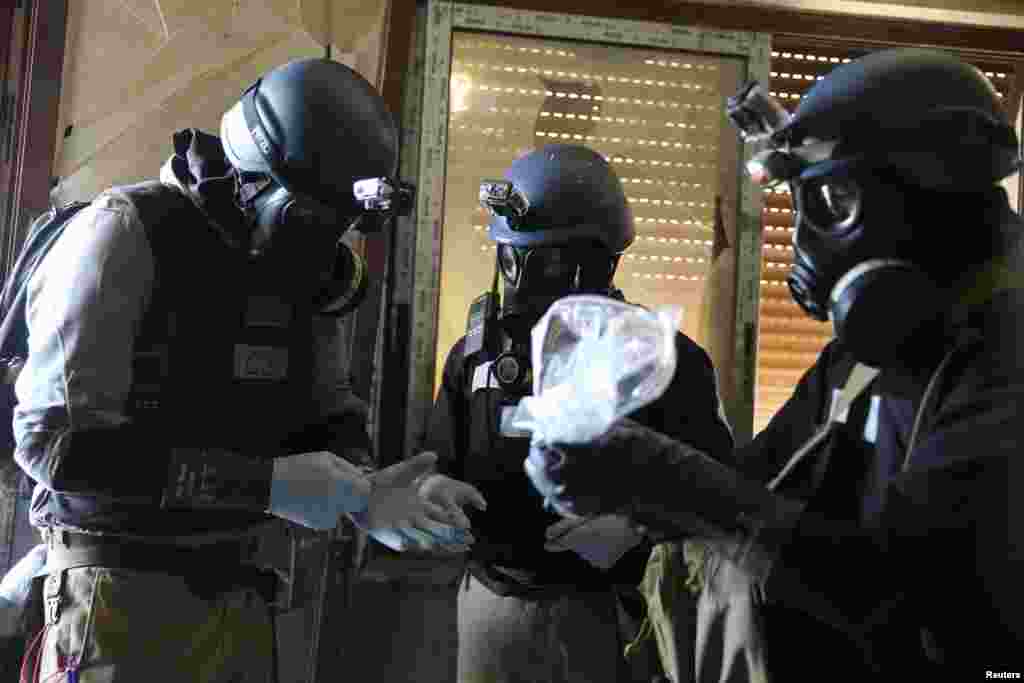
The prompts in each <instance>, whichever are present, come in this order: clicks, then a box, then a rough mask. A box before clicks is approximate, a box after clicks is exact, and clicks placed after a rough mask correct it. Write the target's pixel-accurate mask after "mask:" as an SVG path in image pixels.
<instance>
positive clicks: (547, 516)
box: [426, 334, 733, 587]
mask: <svg viewBox="0 0 1024 683" xmlns="http://www.w3.org/2000/svg"><path fill="white" fill-rule="evenodd" d="M463 343H464V340H461V339H460V340H459V341H458V342H457V343H456V344H455V346H454V347H453V348H452V350H451V351H450V352H449V354H448V358H447V361H446V363H445V369H444V377H443V380H442V385H441V387H440V390H439V392H438V396H437V400H436V402H435V404H434V410H433V412H432V415H431V420H430V425H429V428H428V434H427V441H426V447H427V448H428V449H430V450H434V451H436V452H437V453H438V465H439V469H440V470H441V471H442V472H444V473H446V474H448V475H450V476H452V477H455V478H458V479H464V480H466V481H468V482H470V483H472V484H474V485H476V486H478V487H479V488H480V489H481V491H482V492H483V494H484V496H485V498H487V502H488V511H487V513H485V514H481V513H475V512H473V511H472V510H470V511H469V514H470V518H471V520H472V521H473V524H474V535H475V536H476V537H477V543H476V544H475V545H474V548H473V551H472V553H471V556H470V558H471V567H472V568H474V573H475V574H477V575H478V578H481V579H482V580H485V582H487V581H486V579H487V578H490V583H491V584H492V587H493V584H494V576H493V574H490V575H489V577H485V576H484V573H485V572H487V567H490V566H493V565H495V564H498V565H500V566H502V567H506V568H513V569H515V570H517V576H523V575H525V576H526V577H528V579H526V583H527V584H528V585H530V586H534V587H536V586H549V585H552V584H566V585H576V586H595V587H596V586H607V585H611V584H632V585H634V586H635V585H637V584H638V583H639V582H640V580H641V579H642V577H643V571H644V567H645V566H646V562H647V556H648V554H649V552H650V545H649V544H646V543H644V544H642V545H641V546H639V547H638V548H636V549H634V550H633V551H631V552H629V553H627V554H626V556H624V557H623V558H622V559H621V560H619V562H618V563H617V564H616V565H615V566H614V567H612V568H611V569H610V570H608V571H607V572H603V571H601V570H598V569H595V568H594V567H592V566H591V565H589V564H588V563H586V562H585V561H584V560H582V559H581V558H579V557H578V556H577V555H576V554H575V553H572V552H560V553H551V552H547V551H545V550H544V548H543V546H544V529H545V528H546V527H547V526H548V525H550V524H552V523H554V522H556V521H558V520H559V519H560V517H559V516H558V515H557V514H555V513H553V512H547V511H545V510H543V509H542V508H541V504H542V500H541V498H540V497H539V495H538V494H537V493H536V491H535V490H534V488H533V486H532V485H531V484H530V481H529V479H528V478H527V476H526V473H525V471H524V470H523V461H524V460H525V459H526V457H527V455H528V454H529V440H528V439H525V438H524V439H504V440H502V439H501V437H497V436H496V433H495V430H496V425H497V422H498V420H497V407H496V404H497V403H499V402H501V401H502V400H503V399H504V398H505V397H504V396H503V395H502V392H501V391H500V390H499V389H497V388H495V389H478V390H477V391H476V392H475V394H474V395H473V396H471V395H470V393H469V390H470V386H469V383H468V382H469V379H468V377H471V374H467V373H472V370H473V369H472V368H467V367H466V363H465V362H464V360H463ZM676 348H677V352H678V354H677V355H678V360H677V365H676V373H675V377H674V378H673V381H672V383H671V385H670V386H669V388H668V390H667V391H666V392H665V394H664V395H663V396H662V397H661V398H659V399H658V400H657V401H655V402H653V403H652V404H650V405H648V406H646V407H644V408H642V409H641V410H639V411H637V412H636V413H635V414H633V415H632V416H631V417H632V418H633V419H635V420H637V421H638V422H641V423H643V424H646V425H648V426H650V427H652V428H654V429H658V430H659V431H663V432H664V433H666V434H669V435H671V436H673V437H674V438H677V439H679V440H685V441H686V442H687V443H692V444H694V446H696V447H699V448H701V449H702V450H704V451H706V452H707V453H709V454H711V455H712V456H714V457H721V458H727V457H728V456H729V453H730V452H731V450H732V447H733V441H732V435H731V433H730V431H729V427H728V425H727V423H726V422H725V418H724V415H723V414H722V412H721V408H720V402H719V398H718V391H717V387H716V381H715V372H714V369H713V367H712V364H711V360H710V358H709V357H708V355H707V353H706V352H705V351H704V350H703V349H701V348H700V347H699V346H698V345H697V344H696V343H695V342H693V341H692V340H691V339H689V338H688V337H686V336H685V335H683V334H679V335H678V336H677V344H676ZM473 415H477V416H480V417H477V418H476V422H477V423H476V424H474V419H473V417H472V416H473ZM490 418H494V419H493V422H492V421H491V419H490ZM480 422H483V423H484V424H480ZM481 433H485V434H491V435H493V436H495V437H496V441H494V440H492V441H488V442H487V443H490V444H491V446H492V447H490V448H488V447H486V446H485V447H483V448H479V447H473V444H472V443H471V442H477V443H479V442H480V441H481V439H482V438H483V437H481V436H480V434H481ZM474 435H476V436H474ZM497 442H505V443H503V444H502V443H497ZM508 442H518V443H508ZM504 449H508V450H504ZM473 452H476V454H475V455H472V456H471V455H470V454H471V453H473ZM502 578H504V579H508V578H509V577H508V576H507V575H504V574H503V575H502ZM513 583H515V582H513Z"/></svg>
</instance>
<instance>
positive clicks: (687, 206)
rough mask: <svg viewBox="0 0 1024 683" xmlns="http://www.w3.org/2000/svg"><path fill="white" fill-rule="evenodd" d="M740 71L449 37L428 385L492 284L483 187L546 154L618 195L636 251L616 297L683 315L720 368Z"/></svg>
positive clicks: (586, 49)
mask: <svg viewBox="0 0 1024 683" xmlns="http://www.w3.org/2000/svg"><path fill="white" fill-rule="evenodd" d="M745 68H746V67H745V62H744V61H743V60H742V59H739V58H723V57H718V56H711V55H697V54H685V53H680V52H675V51H665V50H652V49H646V48H633V47H621V46H608V45H602V44H590V43H580V42H569V41H558V40H549V39H539V38H527V37H513V36H506V35H497V34H485V33H475V32H462V31H456V32H454V34H453V38H452V71H451V83H450V103H449V130H448V161H447V177H446V184H445V208H444V226H443V230H442V239H441V283H440V285H441V286H440V302H439V311H438V339H437V347H436V348H437V366H436V367H437V374H436V382H439V381H440V376H441V372H442V369H443V367H444V361H445V357H446V354H447V353H448V351H449V350H450V349H451V347H452V345H453V344H454V343H455V342H456V341H457V340H458V338H459V337H460V336H462V335H463V334H464V333H465V327H466V315H467V312H468V309H469V306H470V304H471V302H472V301H473V299H474V298H475V297H476V296H478V295H479V294H481V293H482V292H484V291H487V290H488V289H489V288H490V286H491V280H492V278H493V274H494V262H495V248H494V244H493V242H491V241H490V240H489V239H488V237H487V223H488V216H487V213H486V211H485V210H484V209H482V208H481V207H480V206H479V205H478V203H477V195H478V188H479V183H480V181H481V180H482V179H483V178H490V177H501V176H502V174H503V173H504V171H505V169H506V168H507V167H508V166H509V164H510V163H511V162H512V161H513V160H514V159H516V158H517V157H519V156H521V155H523V154H526V153H528V152H530V151H532V150H534V149H537V148H539V147H543V146H544V145H547V144H551V143H556V142H557V143H573V144H582V145H586V146H588V147H590V148H591V149H594V150H595V151H597V152H599V153H600V154H602V155H604V156H605V157H606V158H607V159H608V160H609V162H610V163H611V165H612V166H613V168H614V169H615V170H616V172H617V173H618V175H619V178H620V179H621V180H622V182H623V185H624V187H625V190H626V194H627V196H628V197H629V200H630V202H631V206H632V209H633V214H634V217H635V220H636V228H637V239H636V242H635V243H634V244H633V246H632V247H631V248H630V249H629V250H628V251H627V252H626V254H625V255H624V257H623V259H622V260H621V262H620V265H619V269H618V273H617V275H616V285H617V286H618V287H619V288H620V289H622V290H623V292H624V293H625V295H626V298H627V299H628V300H629V301H633V302H636V303H640V304H644V305H648V306H653V305H658V304H666V303H673V304H680V305H682V306H683V323H682V329H683V330H684V331H685V332H686V333H687V334H689V335H690V336H691V337H693V338H694V339H696V340H697V341H698V342H700V343H702V344H704V345H705V346H706V347H710V346H715V347H718V348H715V349H714V352H713V355H715V356H716V364H718V365H719V367H720V368H722V367H729V364H730V362H731V354H730V353H729V351H730V350H731V348H732V346H733V343H732V340H733V327H734V322H733V321H734V314H735V304H734V296H733V295H732V291H733V290H734V287H733V279H734V278H735V273H734V267H733V264H734V252H733V250H732V249H731V248H728V249H727V248H726V246H727V244H728V245H732V244H735V220H734V219H733V217H734V216H735V211H736V208H735V207H736V201H737V198H738V196H739V189H738V185H737V183H738V180H739V158H740V157H739V155H740V152H741V147H740V144H739V141H738V137H737V135H736V133H735V131H734V130H733V129H732V127H731V125H730V124H729V123H728V121H727V119H726V117H725V115H724V107H723V105H724V101H725V99H726V98H727V97H728V96H730V95H732V94H734V93H735V92H736V91H737V90H738V89H739V86H740V84H741V82H742V79H743V77H744V75H745ZM719 198H720V203H721V211H718V212H716V203H718V202H717V200H718V199H719ZM716 215H718V216H719V220H717V221H716ZM716 223H717V230H716ZM716 232H717V234H718V235H719V237H718V240H717V242H718V243H717V244H716V238H715V235H716ZM716 257H717V259H718V261H717V263H716V265H715V266H714V267H712V260H714V259H715V258H716ZM709 278H710V281H711V282H713V283H716V284H714V285H713V286H712V287H709V286H708V282H709ZM712 291H714V292H715V296H714V297H709V296H708V294H710V293H711V292H712ZM709 331H710V332H709ZM715 342H717V343H715ZM710 350H712V349H711V348H709V351H710ZM721 354H725V355H722V356H721V358H720V357H718V356H720V355H721ZM436 382H435V387H436V386H437V384H436Z"/></svg>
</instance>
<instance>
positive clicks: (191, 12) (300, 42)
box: [54, 0, 386, 200]
mask: <svg viewBox="0 0 1024 683" xmlns="http://www.w3.org/2000/svg"><path fill="white" fill-rule="evenodd" d="M68 5H69V8H68V9H69V14H68V29H67V50H66V53H65V63H64V78H63V84H62V91H61V106H60V118H59V125H58V128H57V131H56V134H57V153H56V158H55V161H54V175H55V176H57V177H59V178H60V179H61V182H60V185H59V186H58V188H57V190H56V193H57V196H58V198H59V199H61V200H66V199H85V198H89V197H92V196H93V195H95V194H96V193H97V192H99V191H101V190H103V189H104V188H106V187H108V186H110V185H113V184H118V183H124V182H134V181H138V180H143V179H146V178H151V177H154V176H155V175H156V173H157V171H158V170H159V167H160V165H161V164H162V163H163V161H164V160H165V159H166V157H167V155H168V154H169V149H170V135H171V134H172V133H173V132H174V131H176V130H180V129H182V128H188V127H196V128H201V129H203V130H206V131H208V132H211V133H216V132H217V130H218V128H219V120H220V115H221V113H223V112H224V110H225V109H227V108H228V107H230V106H231V104H232V103H234V101H235V100H236V99H237V98H238V96H239V95H240V94H241V93H242V91H243V90H244V89H245V88H246V87H247V86H248V85H249V84H250V83H251V82H252V81H253V80H255V79H256V78H257V77H258V76H259V75H260V74H262V73H263V72H265V71H268V70H269V69H271V68H273V67H275V66H277V65H279V64H282V63H285V62H287V61H289V60H292V59H298V58H303V57H314V56H323V55H324V54H325V48H324V46H325V45H327V44H328V43H330V44H331V46H332V56H333V57H334V58H335V59H338V60H339V61H342V62H345V63H346V64H349V65H350V66H353V67H355V68H356V69H358V70H359V71H360V72H361V73H362V74H363V75H364V76H366V77H367V78H368V79H369V80H370V81H371V82H376V80H377V76H378V74H377V71H378V63H379V57H380V54H379V53H380V49H379V48H380V45H381V43H382V41H381V34H382V31H383V24H384V14H385V6H386V0H340V1H339V0H333V1H332V0H315V1H314V0H70V2H69V3H68Z"/></svg>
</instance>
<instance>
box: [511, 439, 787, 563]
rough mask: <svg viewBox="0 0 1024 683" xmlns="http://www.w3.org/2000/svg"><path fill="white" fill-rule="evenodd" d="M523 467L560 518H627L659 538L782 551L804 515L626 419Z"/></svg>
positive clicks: (537, 454)
mask: <svg viewBox="0 0 1024 683" xmlns="http://www.w3.org/2000/svg"><path fill="white" fill-rule="evenodd" d="M525 467H526V472H527V475H528V476H529V477H530V480H531V481H532V482H533V485H534V487H535V488H536V489H537V490H538V491H539V492H540V493H541V495H543V496H545V498H546V500H547V502H548V504H549V505H550V506H551V507H553V508H554V509H555V510H557V511H558V512H559V513H561V514H563V515H579V516H590V515H598V514H607V513H619V514H624V515H626V516H627V517H629V518H630V519H632V520H633V522H634V523H635V524H637V525H640V526H643V527H646V528H647V529H649V530H650V532H651V535H652V536H654V537H656V538H657V537H661V539H667V538H680V537H686V536H699V537H702V538H709V539H710V538H720V539H730V540H734V541H736V542H738V543H739V545H740V546H742V547H743V549H744V550H743V552H745V551H746V549H749V546H750V544H751V543H753V542H754V540H755V539H756V540H757V541H759V542H763V543H766V544H767V545H769V546H771V547H773V548H774V547H777V545H778V544H779V543H780V542H781V541H782V540H783V539H784V538H785V537H787V536H788V534H789V533H790V530H791V529H792V527H793V526H794V525H795V523H796V520H797V518H798V517H799V514H800V512H801V511H802V509H803V506H802V504H801V503H798V502H796V501H792V500H788V499H785V498H782V497H781V496H777V495H776V494H774V493H772V492H771V491H769V490H768V489H766V488H765V487H764V486H762V485H761V484H759V483H757V482H754V481H751V480H748V479H746V478H745V477H743V476H742V475H741V474H739V473H738V472H736V471H735V470H733V469H732V468H731V467H727V466H725V465H722V464H721V463H719V462H716V461H715V460H712V459H711V458H709V457H708V456H706V455H705V454H704V453H702V452H700V451H698V450H696V449H694V448H691V447H689V446H687V445H686V444H682V443H679V442H678V441H674V440H672V439H671V438H669V437H667V436H665V435H664V434H661V433H659V432H656V431H654V430H653V429H649V428H647V427H644V426H643V425H641V424H639V423H637V422H634V421H633V420H629V419H624V420H620V421H618V422H616V423H615V424H613V425H612V426H611V428H610V429H609V430H608V431H607V432H606V433H605V434H603V435H602V436H600V437H599V438H597V439H595V440H594V441H592V442H590V443H588V444H582V445H572V446H567V445H564V444H550V445H547V444H536V445H535V446H534V447H533V448H531V451H530V456H529V457H528V458H527V460H526V463H525Z"/></svg>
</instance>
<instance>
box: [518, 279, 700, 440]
mask: <svg viewBox="0 0 1024 683" xmlns="http://www.w3.org/2000/svg"><path fill="white" fill-rule="evenodd" d="M681 318H682V308H681V307H679V306H661V307H658V308H655V309H653V310H648V309H645V308H642V307H640V306H636V305H633V304H627V303H624V302H621V301H617V300H615V299H610V298H608V297H604V296H594V295H575V296H569V297H565V298H564V299H559V300H558V301H556V302H555V303H554V304H552V305H551V307H550V308H549V309H548V310H547V312H546V313H545V314H544V316H543V317H542V318H541V319H540V320H539V321H538V322H537V324H536V325H534V327H533V331H532V333H531V335H532V336H531V342H532V343H531V349H532V355H533V358H532V359H531V360H532V362H533V396H528V397H526V398H524V399H522V400H521V401H520V402H519V405H518V406H517V407H516V410H515V412H514V413H513V414H512V415H511V417H510V421H509V424H510V425H511V427H512V428H513V429H521V430H524V431H529V432H531V433H532V440H533V442H534V443H566V444H573V443H587V442H589V441H593V440H594V439H596V438H597V437H599V436H600V435H602V434H604V433H605V432H606V431H608V428H609V427H611V425H612V424H613V423H614V422H615V421H616V420H618V419H620V418H623V417H625V416H627V415H629V414H630V413H632V412H634V411H636V410H637V409H639V408H642V407H643V406H645V405H647V404H649V403H651V402H652V401H654V400H656V399H657V398H658V397H660V396H661V395H662V394H663V393H665V390H666V389H667V388H668V386H669V384H670V383H671V381H672V377H673V375H675V371H676V333H677V330H678V329H679V323H680V320H681Z"/></svg>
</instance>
